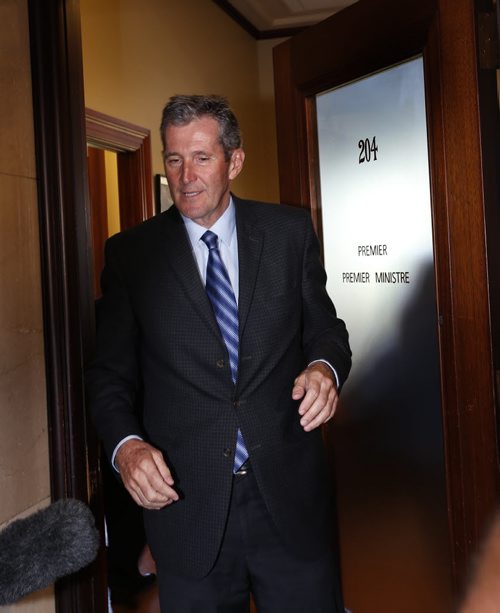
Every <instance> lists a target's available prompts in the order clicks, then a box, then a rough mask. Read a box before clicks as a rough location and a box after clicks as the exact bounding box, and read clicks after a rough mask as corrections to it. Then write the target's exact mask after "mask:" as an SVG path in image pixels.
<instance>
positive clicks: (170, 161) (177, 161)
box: [167, 158, 181, 166]
mask: <svg viewBox="0 0 500 613" xmlns="http://www.w3.org/2000/svg"><path fill="white" fill-rule="evenodd" d="M180 163H181V160H180V158H167V164H168V165H169V166H178V165H179V164H180Z"/></svg>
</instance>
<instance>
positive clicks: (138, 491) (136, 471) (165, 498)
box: [115, 439, 179, 510]
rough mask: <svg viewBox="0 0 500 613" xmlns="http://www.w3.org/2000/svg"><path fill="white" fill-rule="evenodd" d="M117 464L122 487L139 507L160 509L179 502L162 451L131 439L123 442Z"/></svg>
mask: <svg viewBox="0 0 500 613" xmlns="http://www.w3.org/2000/svg"><path fill="white" fill-rule="evenodd" d="M115 464H116V466H117V468H118V470H119V471H120V476H121V478H122V480H123V484H124V485H125V487H126V488H127V490H128V492H129V494H130V495H131V496H132V498H133V499H134V500H135V502H136V503H137V504H138V505H139V506H141V507H144V508H145V509H152V510H158V509H162V508H163V507H165V506H167V505H169V504H172V502H175V501H177V500H179V494H177V492H176V491H175V490H174V489H173V485H174V480H173V478H172V475H171V473H170V469H169V468H168V466H167V465H166V463H165V460H164V459H163V455H162V453H161V451H159V450H158V449H156V448H155V447H153V446H152V445H149V444H148V443H146V442H145V441H141V440H137V439H131V440H129V441H127V442H125V443H123V445H122V446H121V447H120V449H119V450H118V452H117V454H116V458H115Z"/></svg>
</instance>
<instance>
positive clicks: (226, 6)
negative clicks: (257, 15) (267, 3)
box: [212, 0, 305, 40]
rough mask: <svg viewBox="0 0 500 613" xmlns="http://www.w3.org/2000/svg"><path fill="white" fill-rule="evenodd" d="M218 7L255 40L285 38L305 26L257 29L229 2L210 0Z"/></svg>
mask: <svg viewBox="0 0 500 613" xmlns="http://www.w3.org/2000/svg"><path fill="white" fill-rule="evenodd" d="M212 2H214V3H215V4H216V5H217V6H218V7H220V8H221V9H222V10H223V11H224V13H226V15H229V17H231V19H233V20H234V21H235V22H236V23H237V24H238V25H239V26H241V27H242V28H243V29H244V30H245V32H248V34H250V36H252V37H253V38H255V40H265V39H271V38H286V37H288V36H295V34H298V33H299V32H302V31H303V30H305V27H294V28H279V29H276V30H259V29H258V28H257V27H255V26H254V25H253V23H251V22H250V21H249V20H248V19H247V18H246V17H245V16H244V15H243V14H242V13H240V11H238V9H236V8H235V7H234V6H233V5H232V4H231V2H228V1H227V0H212Z"/></svg>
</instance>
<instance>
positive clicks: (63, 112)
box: [28, 0, 107, 613]
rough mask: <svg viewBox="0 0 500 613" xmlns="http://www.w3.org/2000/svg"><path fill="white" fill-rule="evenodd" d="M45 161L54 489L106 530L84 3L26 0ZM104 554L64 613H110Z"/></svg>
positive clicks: (80, 576) (42, 204) (59, 591)
mask: <svg viewBox="0 0 500 613" xmlns="http://www.w3.org/2000/svg"><path fill="white" fill-rule="evenodd" d="M28 8H29V21H30V44H31V63H32V80H33V105H34V126H35V147H36V160H37V179H38V201H39V216H40V247H41V267H42V271H41V272H42V291H43V310H44V339H45V359H46V383H47V405H48V425H49V449H50V473H51V491H52V498H53V499H54V500H56V499H58V498H65V497H75V498H79V499H81V500H83V501H85V502H86V503H88V504H89V505H90V506H91V508H92V510H93V511H94V514H95V515H96V518H97V520H98V524H99V525H102V523H101V520H102V500H101V495H100V485H99V467H98V460H97V448H98V447H97V440H96V438H95V434H94V432H93V429H92V428H91V427H90V425H89V423H88V421H87V416H86V411H85V398H84V380H83V364H84V362H85V360H86V358H87V356H88V355H90V351H91V350H92V343H93V338H94V333H93V328H94V305H93V298H92V291H91V265H90V264H91V262H90V254H91V248H90V244H89V236H90V233H89V232H88V224H89V209H88V188H87V177H86V171H85V169H86V160H85V130H84V107H83V76H82V58H81V36H80V11H79V4H78V1H77V0H47V1H46V2H43V3H41V2H38V1H37V0H28ZM105 581H106V573H105V571H104V570H103V556H102V555H100V556H99V558H98V560H97V561H96V562H94V564H92V565H91V566H90V567H88V568H87V569H85V570H84V571H82V572H80V573H77V574H76V575H72V576H70V577H67V578H65V579H62V580H61V581H59V582H58V583H57V585H56V609H57V611H58V612H59V611H60V612H61V613H62V612H67V611H72V612H74V613H94V612H95V613H101V612H102V613H104V611H106V610H107V601H106V593H107V592H106V585H105Z"/></svg>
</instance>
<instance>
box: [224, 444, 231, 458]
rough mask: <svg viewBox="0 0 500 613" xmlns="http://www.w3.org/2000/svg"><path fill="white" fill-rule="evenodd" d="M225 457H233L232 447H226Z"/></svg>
mask: <svg viewBox="0 0 500 613" xmlns="http://www.w3.org/2000/svg"><path fill="white" fill-rule="evenodd" d="M224 457H225V458H229V457H231V449H229V447H226V448H225V449H224Z"/></svg>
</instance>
